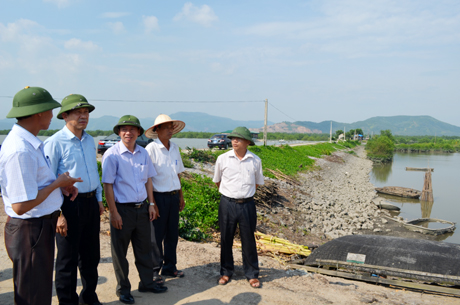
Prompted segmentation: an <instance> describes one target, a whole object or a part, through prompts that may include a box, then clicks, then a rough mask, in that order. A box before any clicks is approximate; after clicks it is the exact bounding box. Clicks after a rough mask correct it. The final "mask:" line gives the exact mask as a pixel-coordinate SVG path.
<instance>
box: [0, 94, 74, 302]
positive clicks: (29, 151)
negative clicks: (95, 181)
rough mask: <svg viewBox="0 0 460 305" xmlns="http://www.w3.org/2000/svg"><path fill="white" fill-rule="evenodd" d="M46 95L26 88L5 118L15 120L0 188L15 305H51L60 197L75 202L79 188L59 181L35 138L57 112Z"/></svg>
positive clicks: (65, 177) (66, 179) (2, 154)
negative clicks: (65, 196)
mask: <svg viewBox="0 0 460 305" xmlns="http://www.w3.org/2000/svg"><path fill="white" fill-rule="evenodd" d="M60 106H61V104H59V103H58V102H56V101H55V100H54V99H53V97H52V96H51V94H50V93H49V92H48V91H47V90H45V89H43V88H40V87H28V86H27V87H25V88H24V89H23V90H21V91H19V92H18V93H16V95H15V96H14V98H13V108H12V109H11V110H10V112H9V113H8V115H7V118H16V119H17V123H16V124H14V126H13V128H12V129H11V131H10V133H9V134H8V136H7V137H6V138H5V140H4V141H3V145H2V150H1V151H0V185H1V188H2V192H3V203H4V206H5V212H6V214H7V215H8V218H7V221H6V224H5V246H6V251H7V252H8V256H9V257H10V259H11V261H12V262H13V282H14V303H15V304H51V297H52V285H53V262H54V238H55V235H56V232H58V233H60V234H61V235H63V236H65V235H66V234H67V226H66V223H65V219H64V218H62V219H60V222H59V223H57V222H58V217H59V215H60V208H61V205H62V193H64V194H66V195H69V194H71V195H72V197H71V198H70V200H74V199H75V198H76V196H77V194H78V190H77V188H75V187H74V186H73V184H74V183H76V182H82V180H81V179H79V178H72V177H71V176H70V175H69V173H68V172H64V173H62V175H60V176H59V177H58V178H56V175H55V174H54V173H53V171H52V170H51V168H50V164H49V161H48V160H47V159H46V157H45V155H44V153H43V143H42V141H40V139H38V138H37V135H38V132H39V131H40V130H46V129H48V127H49V125H50V123H51V119H52V117H53V109H54V108H57V107H60Z"/></svg>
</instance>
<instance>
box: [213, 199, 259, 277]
mask: <svg viewBox="0 0 460 305" xmlns="http://www.w3.org/2000/svg"><path fill="white" fill-rule="evenodd" d="M238 224H239V228H240V237H241V246H242V254H243V269H244V275H245V276H246V278H247V279H254V278H255V279H256V278H258V277H259V260H258V257H257V247H256V240H255V237H254V232H255V230H256V224H257V213H256V205H255V203H254V200H252V201H249V202H245V203H236V202H235V201H232V200H229V198H226V197H224V196H221V197H220V204H219V227H220V238H221V247H220V264H221V265H220V274H221V275H227V276H232V275H233V272H234V270H235V266H234V263H233V253H232V247H233V237H234V236H235V231H236V226H237V225H238Z"/></svg>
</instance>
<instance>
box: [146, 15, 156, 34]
mask: <svg viewBox="0 0 460 305" xmlns="http://www.w3.org/2000/svg"><path fill="white" fill-rule="evenodd" d="M142 22H143V23H144V27H145V32H146V33H150V32H152V31H158V30H160V27H159V26H158V18H157V17H155V16H142Z"/></svg>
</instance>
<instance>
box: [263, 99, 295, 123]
mask: <svg viewBox="0 0 460 305" xmlns="http://www.w3.org/2000/svg"><path fill="white" fill-rule="evenodd" d="M269 104H270V105H271V106H272V107H273V108H275V109H276V110H278V111H279V112H281V113H282V114H284V115H285V116H287V117H288V118H290V119H291V120H293V121H294V122H295V121H297V120H296V119H294V118H293V117H291V116H289V115H287V114H286V113H284V112H282V111H281V110H279V109H278V108H276V107H275V105H273V104H272V103H269Z"/></svg>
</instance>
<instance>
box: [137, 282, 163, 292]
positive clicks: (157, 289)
mask: <svg viewBox="0 0 460 305" xmlns="http://www.w3.org/2000/svg"><path fill="white" fill-rule="evenodd" d="M166 290H168V287H166V286H160V285H157V284H154V285H153V287H152V288H145V287H143V286H141V284H140V283H139V292H153V293H162V292H166Z"/></svg>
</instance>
